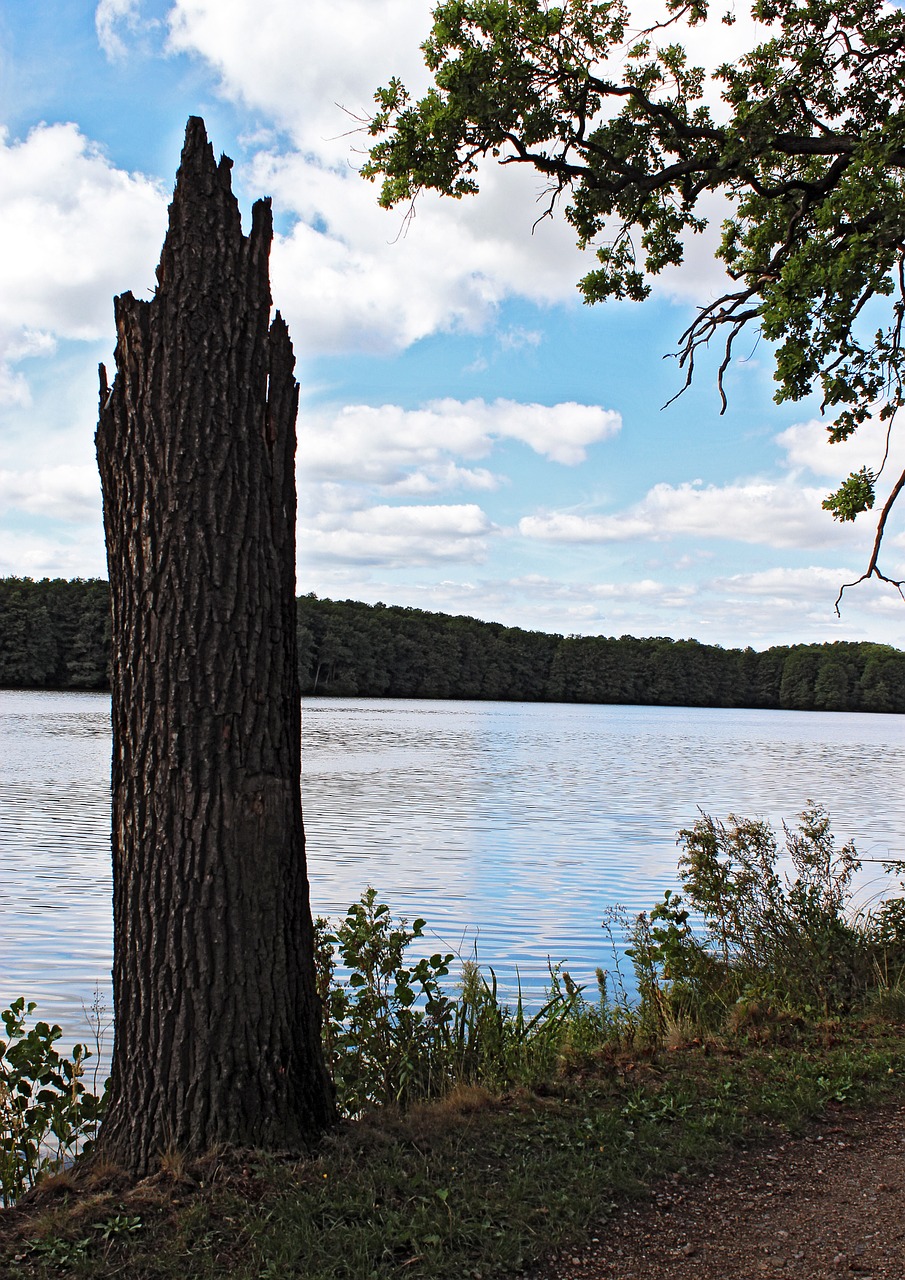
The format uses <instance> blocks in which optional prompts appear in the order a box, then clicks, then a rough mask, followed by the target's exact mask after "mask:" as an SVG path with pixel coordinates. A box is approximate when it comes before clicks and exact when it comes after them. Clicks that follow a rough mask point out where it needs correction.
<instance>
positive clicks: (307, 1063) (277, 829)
mask: <svg viewBox="0 0 905 1280" xmlns="http://www.w3.org/2000/svg"><path fill="white" fill-rule="evenodd" d="M230 169H231V161H229V160H228V159H227V158H226V157H225V156H224V157H223V158H222V159H221V160H220V163H219V165H218V164H217V163H216V162H215V161H214V155H213V150H212V148H211V146H210V144H209V142H208V140H207V136H206V134H205V130H204V123H203V121H201V120H200V119H197V118H193V119H191V120H189V123H188V127H187V130H186V139H185V147H184V149H183V153H182V162H181V165H180V168H179V172H178V174H177V179H176V189H175V192H174V196H173V203H172V204H171V206H170V221H169V230H168V232H167V236H166V240H165V243H164V246H163V252H162V254H161V259H160V265H159V267H158V268H157V279H158V286H157V290H156V293H155V296H154V298H153V299H152V300H151V301H150V302H145V301H140V300H139V299H137V298H135V297H133V296H132V294H131V293H126V294H123V295H122V296H121V297H119V298H117V299H116V300H115V315H116V332H117V347H116V355H115V361H116V377H115V380H114V382H113V386H112V389H110V390H108V388H107V379H106V372H105V370H104V368H103V366H101V370H100V377H101V409H100V420H99V425H98V431H97V453H98V463H99V466H100V472H101V481H102V487H103V493H104V526H105V531H106V538H107V563H108V568H109V576H110V589H111V608H112V619H113V671H112V685H113V710H112V718H113V915H114V960H113V998H114V1012H115V1017H116V1031H115V1042H114V1051H113V1066H112V1078H111V1096H110V1103H109V1110H108V1113H107V1116H106V1119H105V1120H104V1123H103V1126H102V1129H101V1134H100V1139H99V1149H100V1150H101V1151H102V1152H103V1154H104V1155H105V1156H106V1157H107V1158H110V1159H112V1160H113V1161H115V1162H116V1163H118V1164H120V1165H122V1166H124V1167H125V1168H127V1169H129V1170H130V1171H131V1172H133V1173H135V1174H144V1173H147V1172H148V1171H149V1170H151V1169H153V1168H154V1167H155V1164H156V1162H157V1161H158V1159H159V1155H160V1153H162V1152H163V1151H165V1150H167V1149H172V1148H176V1149H180V1150H183V1151H188V1152H200V1151H203V1150H206V1149H208V1148H210V1147H211V1146H213V1145H215V1144H220V1143H228V1144H238V1145H242V1146H256V1147H265V1148H271V1149H273V1148H283V1149H285V1148H292V1147H297V1146H298V1145H300V1144H302V1143H303V1142H305V1141H306V1140H308V1139H310V1138H311V1137H312V1136H314V1135H316V1134H317V1133H319V1132H321V1131H322V1130H323V1129H324V1128H325V1126H326V1125H327V1124H328V1123H329V1122H330V1121H331V1119H332V1114H333V1106H332V1098H331V1090H330V1085H329V1081H328V1078H327V1075H326V1072H325V1069H324V1065H323V1060H322V1055H321V1047H320V1013H319V1006H318V999H317V995H316V991H315V981H314V961H313V943H312V929H311V914H310V908H309V901H308V880H307V873H306V867H305V847H304V833H303V829H302V811H301V799H300V763H301V762H300V753H301V743H300V728H301V725H300V697H299V686H298V674H297V662H296V631H295V514H296V494H295V462H294V460H295V418H296V410H297V405H298V386H297V384H296V382H295V379H294V376H293V370H294V358H293V353H292V345H291V343H290V340H289V333H288V330H287V328H286V325H285V324H284V322H283V320H282V319H281V317H280V315H279V313H277V315H276V318H275V319H274V321H273V323H272V324H271V323H270V305H271V297H270V283H269V273H268V258H269V253H270V243H271V239H272V222H271V212H270V202H269V201H265V200H262V201H258V202H257V203H256V204H255V206H254V209H253V211H252V227H251V234H250V235H249V236H248V237H246V236H244V235H243V234H242V227H241V219H240V214H239V208H238V205H237V203H236V200H235V198H234V196H233V194H232V190H231V186H230Z"/></svg>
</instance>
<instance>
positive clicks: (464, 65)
mask: <svg viewBox="0 0 905 1280" xmlns="http://www.w3.org/2000/svg"><path fill="white" fill-rule="evenodd" d="M643 8H644V9H646V10H647V12H648V13H649V12H650V5H649V4H648V5H645V6H643ZM752 15H753V17H754V19H755V21H756V22H757V23H759V24H760V25H761V28H762V40H761V42H760V43H758V44H757V46H756V47H755V48H753V49H752V50H751V51H750V52H749V53H748V54H746V55H745V56H744V57H743V58H741V59H740V60H739V61H738V62H737V63H734V64H729V63H727V64H724V65H722V66H720V67H718V68H716V70H714V71H712V72H705V71H704V70H703V69H702V68H700V67H696V66H693V65H691V64H690V62H689V59H688V57H687V56H686V52H685V50H684V48H683V46H682V45H681V44H680V43H677V42H673V41H674V40H675V37H676V36H677V35H678V34H680V31H681V29H682V28H683V27H686V28H687V27H693V26H698V25H700V24H702V23H705V22H711V23H714V22H719V21H722V22H724V23H727V24H729V25H731V24H732V23H733V22H734V18H733V17H732V15H731V14H727V15H726V16H725V17H722V18H720V17H719V16H718V15H716V14H713V13H711V11H710V5H709V4H708V0H689V2H688V3H683V2H682V0H665V10H664V16H663V20H662V21H661V22H659V23H657V24H656V25H655V26H650V25H649V24H648V26H647V27H646V28H645V27H643V26H642V23H641V22H640V21H639V20H637V19H633V18H632V15H631V13H630V11H629V9H628V6H627V5H626V4H625V3H623V2H622V0H603V2H601V3H595V2H594V0H566V3H564V4H563V5H561V6H559V7H548V6H547V5H545V4H544V3H543V0H443V2H442V3H440V4H439V5H438V6H437V8H436V9H435V10H434V14H433V18H434V23H433V28H432V30H431V33H430V35H429V36H428V38H427V40H426V41H425V43H424V45H423V46H422V47H423V50H424V56H425V61H426V63H427V66H428V68H429V70H430V71H431V73H432V75H433V81H434V83H433V86H432V87H431V89H430V90H429V91H428V92H427V93H426V94H425V96H424V97H423V98H421V99H420V100H419V101H413V100H412V99H411V98H410V96H409V94H408V93H407V91H406V89H405V87H404V85H403V84H402V83H401V82H400V81H399V80H398V79H393V80H391V81H390V83H389V85H388V86H387V87H386V88H383V89H380V90H379V91H378V92H377V94H376V95H375V99H376V102H377V110H376V112H375V114H374V115H373V117H372V118H371V120H370V123H369V130H370V134H371V136H372V137H373V138H374V139H375V141H374V143H373V145H372V147H371V151H370V157H369V160H368V162H367V163H366V164H365V166H364V169H363V173H364V176H365V177H367V178H369V179H371V180H375V179H380V180H381V182H382V187H381V196H380V199H381V203H382V204H383V205H384V206H386V207H390V206H393V205H395V204H397V203H399V202H402V201H411V200H413V199H414V198H415V197H417V195H418V193H419V192H420V191H421V190H423V189H425V188H432V189H435V190H437V191H440V192H442V193H443V194H446V195H449V196H453V197H456V198H459V197H461V196H464V195H471V194H474V193H476V192H477V190H478V180H479V172H480V170H479V161H480V160H481V159H482V158H483V157H488V156H490V157H495V158H497V159H498V160H499V161H500V163H502V164H526V165H529V166H532V167H533V168H534V169H535V170H537V171H538V172H540V173H541V174H543V175H544V176H545V178H546V180H547V183H548V186H547V196H546V204H545V206H544V214H545V215H550V214H552V213H553V211H554V209H556V208H557V207H558V206H559V205H560V204H561V203H562V204H564V206H565V207H564V213H565V217H566V218H567V219H568V221H569V222H570V223H571V224H572V226H573V227H574V228H575V230H576V232H577V235H578V243H579V246H580V247H581V248H584V249H591V250H592V251H593V253H594V255H595V257H596V265H595V266H594V267H593V268H592V269H591V270H590V271H589V272H588V273H587V274H586V275H585V276H584V278H583V279H582V280H581V282H580V288H581V291H582V293H583V294H584V297H585V300H586V301H587V302H598V301H602V300H603V299H606V298H630V299H634V300H638V301H640V300H643V299H644V298H646V297H647V296H648V295H649V293H650V290H651V277H652V276H655V275H657V274H658V273H659V272H661V271H662V270H663V269H664V268H665V267H668V266H672V265H678V264H679V263H681V261H682V257H683V239H684V238H685V236H686V235H687V233H688V232H700V231H701V230H703V228H704V227H705V226H706V216H705V212H706V200H705V198H706V197H708V196H713V195H719V196H721V197H723V198H725V199H726V200H728V202H729V206H730V208H731V216H730V217H728V218H727V219H726V221H725V222H724V223H723V226H722V239H721V241H720V244H719V248H718V250H717V254H718V256H719V258H720V259H721V260H722V261H723V263H724V264H725V266H726V269H727V272H728V276H729V279H730V281H731V285H730V287H729V288H728V289H727V291H726V292H725V293H724V294H723V295H722V296H721V297H719V298H717V299H715V300H714V301H713V302H711V303H709V304H708V305H707V306H703V307H701V308H699V310H698V312H697V314H696V316H695V318H694V320H693V321H692V323H691V324H690V325H689V326H688V328H687V329H686V330H685V332H684V333H683V334H682V336H681V338H680V339H679V346H678V351H677V352H676V355H677V356H678V360H679V363H680V366H681V368H682V369H683V370H684V373H685V383H684V386H683V388H682V389H683V390H684V387H687V386H688V385H689V383H690V382H691V380H692V378H693V376H694V368H695V359H696V356H697V354H698V352H699V350H700V348H701V347H702V346H704V345H706V344H707V343H709V342H710V341H711V339H714V338H715V337H717V336H719V337H720V339H721V341H722V361H721V364H720V368H719V375H718V381H719V391H720V396H721V400H722V406H723V409H724V410H725V408H726V396H725V392H724V389H723V378H724V374H725V372H726V370H727V369H728V367H729V364H730V362H731V360H732V355H733V349H734V345H735V343H736V340H737V339H738V337H739V335H740V334H741V333H742V331H743V330H745V329H746V328H748V327H749V326H753V327H755V328H756V329H757V330H758V331H759V332H760V333H761V334H762V335H763V336H764V337H765V338H766V339H768V340H769V341H770V342H771V343H772V344H773V345H774V350H775V361H776V370H775V378H776V382H777V384H778V389H777V392H776V400H777V401H778V402H782V401H785V400H790V401H796V400H800V399H802V398H803V397H805V396H807V395H809V394H810V393H811V392H812V391H814V390H817V391H819V393H820V394H821V396H822V408H823V409H824V410H825V411H828V412H829V413H830V414H831V415H832V421H831V424H830V426H829V427H828V431H829V435H830V438H831V440H833V441H836V442H838V441H841V440H846V439H848V437H849V436H851V435H852V434H853V433H854V432H855V431H857V429H858V427H859V426H860V425H861V424H862V423H863V422H865V421H866V420H867V419H868V418H870V417H873V416H878V417H879V418H880V419H881V421H884V422H886V423H887V424H888V426H891V423H892V419H893V417H894V415H895V413H896V411H897V410H898V409H899V407H900V406H901V404H902V401H903V372H905V354H903V344H902V321H903V315H905V257H903V254H905V186H903V172H905V98H903V94H905V89H903V86H905V11H903V10H901V9H897V8H892V7H891V6H890V5H888V4H886V3H884V2H883V0H800V2H796V0H757V2H756V3H755V4H754V5H753V8H752ZM719 99H721V102H720V106H719V109H717V108H716V107H715V106H714V109H711V106H710V105H709V104H710V103H711V102H712V103H714V104H715V103H716V102H717V100H719ZM880 470H881V471H882V467H881V469H880ZM878 479H879V472H878V473H877V474H875V473H874V472H873V471H871V470H869V469H868V468H866V467H865V468H862V469H861V471H859V472H857V473H854V474H853V475H852V476H850V477H849V479H848V480H846V481H845V483H844V484H843V485H842V486H841V488H840V489H839V490H838V491H837V492H836V493H833V494H831V495H830V496H829V497H828V498H827V499H826V501H825V503H824V507H825V508H826V509H827V510H829V511H831V512H832V513H833V515H834V516H835V517H836V518H837V519H840V520H850V519H854V518H855V517H856V516H857V515H858V514H859V513H860V512H862V511H865V510H868V509H870V508H872V507H873V505H874V501H875V485H876V483H877V480H878ZM903 484H905V475H903V476H902V477H900V478H899V480H898V481H897V483H896V484H895V485H894V486H893V489H892V491H891V493H890V494H889V496H888V497H887V499H886V500H885V502H884V503H883V505H882V507H881V511H880V516H879V521H878V530H877V538H876V541H875V545H874V548H873V552H872V555H871V559H870V563H869V565H868V568H867V570H866V572H865V574H864V575H863V578H867V577H870V576H871V575H874V576H876V577H878V578H880V579H882V580H883V581H886V582H891V581H894V580H893V579H890V578H888V577H887V576H886V575H885V574H884V573H882V572H881V570H880V567H879V563H878V557H879V551H880V544H881V541H882V537H883V531H884V528H885V524H886V520H887V517H888V515H889V511H890V510H891V508H892V505H893V503H894V502H895V500H896V498H897V497H898V494H899V492H900V491H901V488H902V487H903ZM863 578H862V579H859V581H861V580H863ZM894 585H896V586H897V587H898V588H899V590H900V592H901V591H902V583H900V582H894ZM840 594H841V593H840ZM837 604H838V602H837Z"/></svg>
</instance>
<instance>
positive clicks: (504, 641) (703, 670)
mask: <svg viewBox="0 0 905 1280" xmlns="http://www.w3.org/2000/svg"><path fill="white" fill-rule="evenodd" d="M107 601H108V589H107V584H106V582H102V581H100V580H98V579H93V580H90V581H82V580H80V579H76V580H75V581H72V582H67V581H65V580H63V579H59V578H56V579H47V578H45V579H43V580H42V581H40V582H33V581H31V579H29V578H3V579H0V688H6V689H10V688H12V689H105V688H107V687H108V671H109V662H110V626H109V621H108V603H107ZM297 616H298V636H299V675H300V679H301V684H302V691H303V693H307V694H312V693H317V694H330V695H333V696H337V695H340V696H354V695H359V696H362V697H392V698H477V699H501V700H516V701H526V702H625V703H640V704H652V705H672V706H692V707H708V706H713V707H766V708H777V707H781V708H787V709H791V710H800V711H811V710H818V711H823V710H825V711H894V712H905V653H902V652H901V651H900V650H898V649H894V648H892V647H891V646H890V645H884V644H870V643H866V642H861V643H849V642H845V641H838V642H836V643H835V644H814V645H803V644H802V645H791V646H785V645H783V646H777V647H775V648H772V649H767V650H765V651H764V652H763V653H757V652H755V651H754V650H753V649H721V648H719V647H718V646H716V645H706V644H698V642H697V641H695V640H669V639H665V638H660V637H658V638H655V639H649V640H637V639H635V638H634V637H632V636H621V637H619V639H611V638H607V637H604V636H569V637H565V638H564V637H563V636H559V635H547V634H545V633H543V632H540V631H522V630H521V629H520V628H518V627H504V626H502V625H501V624H500V623H496V622H479V621H478V620H477V619H475V618H466V617H451V616H449V615H448V614H443V613H425V612H424V611H422V610H421V609H406V608H401V607H397V606H395V605H383V604H376V605H367V604H359V603H356V602H355V601H352V600H345V601H335V600H318V599H317V597H316V596H313V595H309V596H302V597H301V598H300V599H299V600H298V602H297Z"/></svg>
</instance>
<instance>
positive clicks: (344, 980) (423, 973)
mask: <svg viewBox="0 0 905 1280" xmlns="http://www.w3.org/2000/svg"><path fill="white" fill-rule="evenodd" d="M424 926H425V921H424V920H420V919H419V920H415V921H414V922H413V923H412V925H411V926H409V925H408V924H407V922H406V921H405V920H398V921H394V920H393V918H392V915H391V914H390V909H389V907H388V906H387V905H386V904H385V903H381V902H379V901H378V899H377V893H376V890H374V889H373V888H369V889H367V890H366V891H365V893H364V894H362V896H361V899H360V900H359V901H358V902H356V903H353V904H352V906H351V907H350V908H349V910H348V912H347V913H346V917H345V919H344V920H343V921H342V922H341V923H340V925H339V927H338V928H337V929H336V930H335V931H331V929H330V925H329V922H328V921H326V920H324V919H322V918H321V919H318V920H317V921H316V922H315V958H316V964H317V975H318V991H319V994H320V997H321V1001H322V1003H323V1008H324V1020H323V1040H324V1051H325V1056H326V1059H327V1063H328V1065H329V1067H330V1069H331V1071H332V1075H333V1080H334V1083H335V1085H336V1091H337V1101H338V1104H339V1107H340V1110H341V1111H342V1112H343V1113H344V1114H346V1115H353V1116H354V1115H359V1114H361V1113H362V1112H364V1111H366V1110H368V1109H369V1108H372V1107H375V1106H385V1105H387V1104H398V1105H401V1106H406V1105H410V1104H411V1103H412V1102H415V1101H418V1100H421V1099H426V1098H432V1097H434V1098H436V1097H440V1096H442V1095H443V1094H445V1093H447V1092H449V1090H450V1089H451V1088H452V1087H453V1086H455V1085H457V1084H480V1085H481V1086H483V1087H492V1088H506V1087H509V1086H511V1085H513V1084H516V1083H521V1082H523V1081H525V1080H528V1079H539V1078H543V1077H545V1076H546V1075H547V1074H549V1073H551V1072H552V1071H553V1070H554V1068H555V1064H556V1062H557V1060H558V1058H559V1056H560V1055H561V1053H562V1052H563V1051H564V1049H565V1047H566V1045H567V1044H569V1043H573V1042H576V1043H577V1041H578V1040H579V1039H580V1038H581V1037H582V1035H584V1036H587V1035H588V1034H589V1029H590V1027H591V1026H592V1024H593V1023H594V1021H595V1014H594V1011H593V1010H591V1009H589V1007H588V1006H586V1005H585V1002H584V1001H583V999H582V992H581V989H580V988H579V987H577V986H576V985H575V983H573V981H572V979H571V977H570V976H569V974H568V973H566V972H565V971H563V970H562V969H561V968H560V967H557V966H554V965H551V966H550V982H549V987H548V989H547V992H546V995H545V998H544V1001H543V1003H542V1005H541V1007H540V1009H539V1010H537V1011H536V1012H534V1013H529V1012H528V1011H527V1009H526V1006H525V1002H524V999H523V996H522V992H521V987H520V986H519V990H518V998H517V1000H516V1004H515V1007H514V1008H510V1007H509V1006H508V1005H506V1004H503V1003H502V1002H501V1000H500V998H499V995H498V989H497V979H496V975H495V974H494V972H493V970H491V971H490V980H489V981H488V980H487V979H486V978H485V977H484V975H483V974H482V973H481V971H480V969H479V967H478V966H477V964H476V963H475V962H474V961H465V962H464V963H463V965H462V976H461V981H460V984H459V986H458V988H457V989H453V987H452V984H451V983H448V984H446V985H444V984H443V979H445V978H447V977H448V975H449V971H450V965H451V964H452V962H453V960H454V958H455V957H454V955H453V953H452V952H447V953H444V952H436V953H434V954H433V955H431V956H427V957H422V958H420V959H418V960H411V959H409V956H408V951H409V947H410V946H411V944H412V943H413V942H415V941H418V940H420V939H421V938H422V937H423V934H424ZM337 960H339V961H341V972H340V973H339V974H338V973H337Z"/></svg>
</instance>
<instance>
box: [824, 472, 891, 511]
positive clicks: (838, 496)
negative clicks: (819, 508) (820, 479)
mask: <svg viewBox="0 0 905 1280" xmlns="http://www.w3.org/2000/svg"><path fill="white" fill-rule="evenodd" d="M876 479H877V477H876V476H875V475H874V473H873V472H872V471H871V470H870V468H869V467H862V468H861V470H860V471H857V472H856V471H853V472H852V473H851V475H850V476H849V477H848V479H847V480H843V482H842V484H841V485H840V486H839V488H838V489H836V491H835V492H834V493H831V494H830V495H829V497H827V498H824V500H823V504H822V505H823V509H824V511H832V513H833V516H834V518H835V519H836V520H854V519H855V518H856V517H857V516H859V515H860V514H861V512H862V511H870V509H871V508H872V507H873V505H874V500H875V497H876V494H875V492H874V484H875V482H876Z"/></svg>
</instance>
